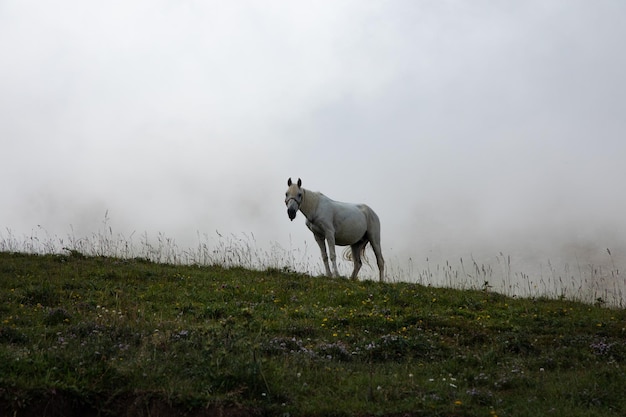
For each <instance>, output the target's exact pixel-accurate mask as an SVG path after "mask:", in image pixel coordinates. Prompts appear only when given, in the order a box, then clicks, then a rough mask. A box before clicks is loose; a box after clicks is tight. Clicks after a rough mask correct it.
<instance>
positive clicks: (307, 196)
mask: <svg viewBox="0 0 626 417" xmlns="http://www.w3.org/2000/svg"><path fill="white" fill-rule="evenodd" d="M302 191H303V192H304V198H303V199H302V204H301V205H300V211H301V212H302V214H304V216H305V217H306V218H307V219H309V220H310V219H311V218H312V217H313V216H314V215H315V211H316V210H317V206H318V205H319V202H320V198H322V197H323V195H322V194H321V193H319V192H315V191H310V190H306V189H304V188H303V189H302Z"/></svg>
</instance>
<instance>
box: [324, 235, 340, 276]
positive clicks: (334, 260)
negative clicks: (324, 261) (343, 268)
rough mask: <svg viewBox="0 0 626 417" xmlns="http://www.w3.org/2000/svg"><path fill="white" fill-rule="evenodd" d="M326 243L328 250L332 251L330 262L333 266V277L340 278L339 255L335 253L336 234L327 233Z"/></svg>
mask: <svg viewBox="0 0 626 417" xmlns="http://www.w3.org/2000/svg"><path fill="white" fill-rule="evenodd" d="M326 241H327V242H328V250H329V251H330V262H331V263H332V264H333V275H334V276H335V277H338V276H339V270H338V269H337V254H336V253H335V232H334V231H332V232H327V233H326Z"/></svg>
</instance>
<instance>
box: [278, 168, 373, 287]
mask: <svg viewBox="0 0 626 417" xmlns="http://www.w3.org/2000/svg"><path fill="white" fill-rule="evenodd" d="M287 186H288V187H289V188H287V192H286V193H285V204H286V205H287V215H288V216H289V218H290V219H291V220H292V221H293V219H295V218H296V213H297V212H298V210H300V211H301V212H302V214H304V217H306V220H307V221H306V225H307V227H308V228H309V229H310V230H311V231H312V232H313V235H314V236H315V241H316V242H317V244H318V245H319V247H320V250H321V251H322V260H323V261H324V266H325V267H326V275H328V276H331V274H330V267H329V265H328V253H327V252H326V241H328V249H329V251H330V261H331V262H332V264H333V273H334V276H338V275H339V272H338V271H337V262H336V258H337V257H336V254H335V245H339V246H348V245H350V247H351V248H352V260H353V261H354V270H353V271H352V276H351V279H356V276H357V274H358V273H359V270H360V269H361V266H362V265H363V263H362V261H361V255H362V254H363V252H365V246H366V245H367V244H368V242H369V243H370V244H371V245H372V249H374V254H375V255H376V263H377V264H378V271H379V273H380V277H379V279H380V282H383V281H384V270H385V261H384V259H383V254H382V252H381V250H380V220H379V219H378V216H377V215H376V213H374V210H372V209H371V208H369V207H368V206H366V205H365V204H350V203H342V202H339V201H334V200H331V199H330V198H328V197H326V196H325V195H324V194H322V193H320V192H315V191H309V190H305V189H304V188H302V180H301V179H300V178H298V183H297V184H295V183H293V182H291V178H289V180H288V181H287Z"/></svg>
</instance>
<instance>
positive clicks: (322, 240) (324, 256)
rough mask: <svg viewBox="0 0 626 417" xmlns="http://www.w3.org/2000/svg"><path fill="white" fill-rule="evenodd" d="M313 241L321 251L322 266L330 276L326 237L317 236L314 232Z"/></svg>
mask: <svg viewBox="0 0 626 417" xmlns="http://www.w3.org/2000/svg"><path fill="white" fill-rule="evenodd" d="M314 236H315V241H316V242H317V244H318V245H319V247H320V251H321V252H322V261H324V267H325V268H326V275H327V276H329V277H330V276H331V274H330V266H329V265H328V253H327V252H326V238H325V237H324V236H318V235H316V234H314Z"/></svg>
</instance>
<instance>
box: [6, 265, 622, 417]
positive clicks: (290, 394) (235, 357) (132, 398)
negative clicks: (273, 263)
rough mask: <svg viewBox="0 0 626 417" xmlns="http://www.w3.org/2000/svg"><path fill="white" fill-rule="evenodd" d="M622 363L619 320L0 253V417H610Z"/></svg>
mask: <svg viewBox="0 0 626 417" xmlns="http://www.w3.org/2000/svg"><path fill="white" fill-rule="evenodd" d="M625 365H626V312H625V311H624V310H611V309H606V308H600V307H595V306H590V305H585V304H580V303H575V302H569V301H565V300H529V299H512V298H507V297H504V296H500V295H497V294H493V293H486V292H480V291H459V290H452V289H441V288H429V287H423V286H420V285H415V284H404V283H396V284H383V285H381V284H378V283H375V282H352V281H348V280H345V279H328V278H323V277H309V276H306V275H300V274H293V273H288V272H281V271H265V272H256V271H249V270H244V269H223V268H220V267H201V268H200V267H193V266H172V265H162V264H153V263H148V262H144V261H141V260H119V259H111V258H84V257H82V256H80V254H78V253H74V254H73V255H72V256H33V255H20V254H8V253H0V414H3V413H6V414H11V415H13V413H14V412H17V414H16V415H34V414H36V413H37V412H40V411H41V407H43V406H42V404H44V405H45V407H47V408H46V409H47V410H48V414H49V415H50V414H54V412H53V410H56V409H58V408H59V407H68V408H71V409H73V410H81V409H82V410H83V411H85V410H86V411H85V413H87V414H89V413H91V414H97V413H100V415H115V414H118V413H121V412H122V410H124V411H123V412H124V414H125V415H126V413H128V414H129V415H130V414H132V415H148V414H150V413H152V414H153V415H155V414H159V413H158V412H156V411H158V410H156V409H155V404H160V405H161V412H160V415H167V414H166V413H165V411H164V410H165V409H169V410H174V411H176V412H186V413H190V414H191V415H203V413H204V414H210V412H211V410H215V408H216V407H217V408H221V409H223V410H225V411H226V412H230V413H231V414H233V415H246V414H254V413H266V414H269V415H281V414H283V413H289V414H290V415H291V416H297V415H306V416H313V415H319V416H326V415H403V414H404V413H411V415H429V416H430V415H433V416H437V415H440V416H451V415H454V416H489V415H491V416H495V415H497V416H529V415H562V416H570V417H571V416H588V415H603V416H622V415H624V414H625V413H626V397H625V396H624V392H626V375H625V368H624V366H625ZM55 399H58V401H55ZM207 406H210V407H209V408H207ZM55 407H56V408H55ZM129 410H130V411H129ZM155 410H156V411H155ZM87 411H88V412H87ZM131 411H132V412H131ZM76 412H77V413H78V411H76ZM65 413H67V410H66V411H65ZM58 414H59V415H62V414H64V413H63V412H62V411H58ZM284 415H287V414H284Z"/></svg>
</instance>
